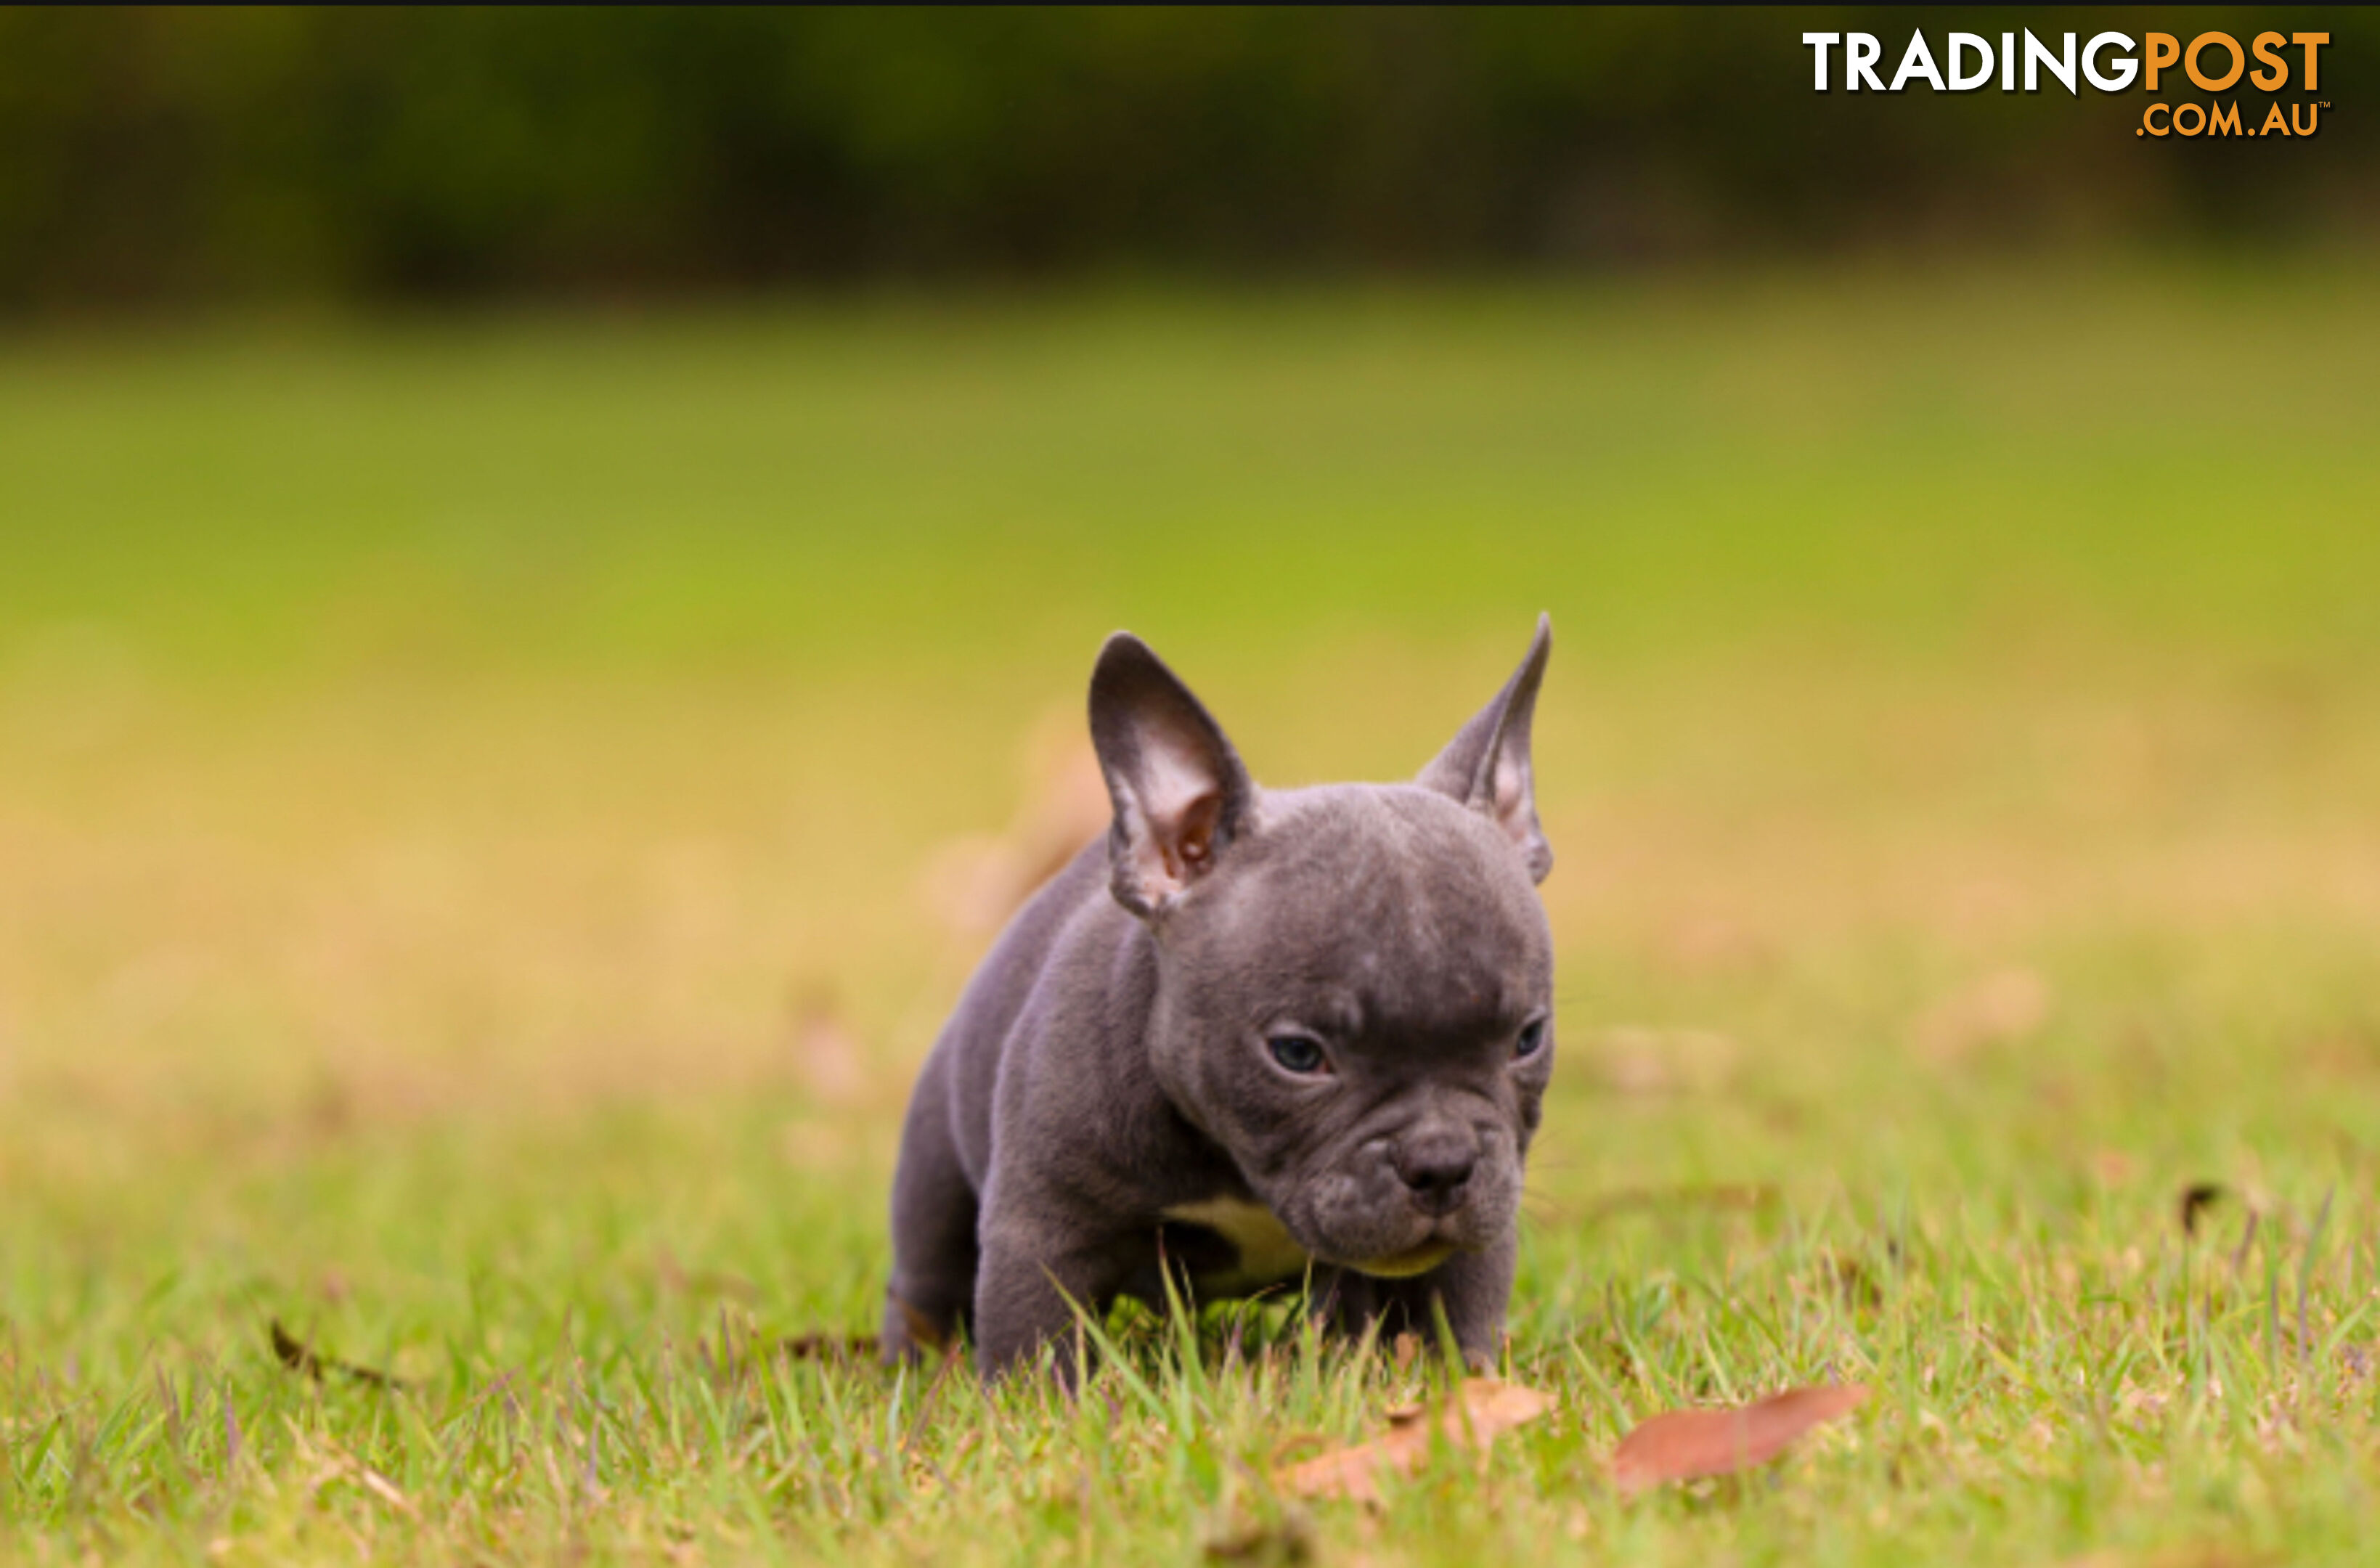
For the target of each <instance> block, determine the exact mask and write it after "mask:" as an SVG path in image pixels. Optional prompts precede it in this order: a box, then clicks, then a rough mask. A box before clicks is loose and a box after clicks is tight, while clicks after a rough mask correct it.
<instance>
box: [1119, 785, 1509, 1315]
mask: <svg viewBox="0 0 2380 1568" xmlns="http://www.w3.org/2000/svg"><path fill="white" fill-rule="evenodd" d="M1158 935H1159V953H1160V960H1159V961H1160V966H1161V978H1160V1002H1159V1008H1158V1013H1157V1016H1156V1019H1155V1032H1154V1038H1153V1039H1152V1041H1151V1047H1152V1052H1153V1057H1154V1061H1155V1064H1156V1067H1157V1070H1158V1073H1159V1076H1160V1079H1161V1080H1162V1081H1163V1082H1164V1083H1165V1085H1166V1087H1167V1088H1168V1089H1169V1090H1170V1091H1171V1092H1172V1096H1173V1098H1174V1099H1175V1100H1176V1102H1177V1103H1179V1104H1180V1105H1182V1107H1183V1108H1184V1112H1185V1113H1186V1114H1188V1115H1190V1116H1191V1117H1192V1118H1193V1120H1195V1121H1196V1123H1197V1124H1199V1125H1200V1126H1201V1127H1202V1128H1203V1129H1204V1130H1205V1131H1206V1132H1207V1134H1208V1136H1211V1137H1213V1138H1214V1139H1216V1140H1217V1141H1218V1142H1219V1143H1220V1144H1222V1145H1223V1146H1224V1148H1225V1149H1228V1150H1229V1151H1230V1153H1231V1154H1232V1156H1233V1160H1234V1161H1235V1162H1236V1163H1237V1164H1238V1165H1239V1167H1240V1169H1241V1171H1242V1173H1244V1174H1245V1176H1246V1177H1247V1179H1248V1182H1249V1184H1250V1185H1251V1186H1253V1187H1254V1188H1255V1190H1256V1192H1257V1197H1260V1198H1261V1199H1262V1200H1263V1201H1264V1203H1265V1204H1266V1206H1267V1207H1269V1209H1272V1211H1273V1212H1274V1213H1275V1214H1276V1215H1278V1216H1279V1217H1280V1219H1281V1222H1282V1224H1283V1225H1284V1226H1285V1227H1286V1228H1287V1229H1288V1231H1289V1233H1290V1234H1291V1235H1292V1236H1293V1238H1294V1239H1295V1240H1296V1241H1297V1242H1298V1244H1299V1245H1300V1246H1304V1247H1305V1249H1306V1250H1307V1251H1309V1252H1311V1253H1312V1254H1313V1255H1314V1256H1315V1257H1316V1258H1318V1259H1320V1260H1322V1261H1324V1262H1328V1263H1334V1264H1339V1265H1342V1266H1344V1267H1349V1268H1353V1269H1356V1270H1360V1271H1363V1272H1365V1273H1370V1274H1377V1275H1386V1276H1402V1275H1407V1274H1416V1273H1420V1272H1422V1271H1424V1270H1428V1269H1431V1268H1434V1267H1436V1266H1437V1265H1438V1264H1439V1263H1440V1262H1442V1261H1444V1260H1445V1258H1447V1257H1448V1256H1449V1255H1450V1254H1451V1253H1453V1252H1455V1251H1471V1250H1476V1249H1478V1248H1481V1247H1485V1246H1488V1245H1489V1244H1490V1243H1492V1242H1494V1241H1496V1240H1497V1239H1499V1238H1500V1236H1502V1235H1503V1234H1505V1233H1506V1232H1508V1231H1509V1230H1510V1229H1511V1228H1512V1224H1513V1222H1514V1220H1515V1217H1516V1215H1517V1212H1518V1209H1519V1205H1520V1197H1521V1175H1522V1157H1523V1155H1524V1152H1525V1151H1526V1149H1527V1148H1528V1144H1529V1138H1530V1136H1531V1134H1533V1133H1534V1132H1535V1131H1536V1125H1537V1117H1538V1108H1539V1103H1540V1101H1541V1100H1542V1098H1543V1096H1544V1093H1545V1088H1546V1081H1547V1078H1548V1075H1549V1073H1550V1072H1551V1070H1552V1065H1553V1055H1554V1044H1553V1017H1552V989H1553V956H1552V943H1551V939H1550V936H1549V934H1548V930H1547V927H1546V919H1545V913H1544V910H1543V907H1542V906H1540V905H1539V903H1538V901H1537V897H1536V890H1535V888H1534V887H1533V886H1532V885H1531V882H1530V880H1529V875H1528V870H1527V868H1526V865H1525V863H1524V860H1523V858H1522V857H1521V856H1520V855H1519V854H1517V853H1515V850H1514V846H1513V845H1512V842H1511V841H1510V840H1509V839H1508V838H1507V837H1506V836H1505V835H1504V834H1503V833H1501V832H1500V830H1499V829H1498V827H1497V826H1496V824H1494V823H1493V822H1492V821H1490V820H1488V818H1486V817H1485V816H1483V815H1481V814H1480V813H1478V812H1475V811H1473V810H1471V809H1468V808H1465V807H1464V806H1463V805H1460V804H1458V803H1457V802H1455V801H1453V800H1451V799H1450V798H1448V797H1447V796H1443V795H1441V794H1439V793H1436V792H1434V791H1432V790H1429V789H1426V788H1423V787H1420V786H1416V785H1398V786H1373V785H1340V786H1334V787H1330V788H1324V789H1314V790H1302V791H1297V792H1293V793H1289V794H1279V795H1275V794H1267V795H1264V796H1261V797H1260V798H1259V799H1258V800H1257V802H1255V809H1254V811H1253V812H1252V813H1251V815H1250V819H1249V820H1248V821H1247V822H1246V823H1245V826H1244V828H1243V830H1242V832H1241V833H1240V835H1239V836H1238V838H1237V839H1236V840H1235V841H1234V843H1233V846H1232V852H1231V854H1230V855H1229V857H1227V858H1225V859H1224V860H1223V861H1222V862H1221V863H1220V864H1219V866H1218V867H1217V869H1216V870H1215V872H1214V874H1213V876H1212V877H1211V878H1210V879H1208V880H1207V881H1205V882H1203V883H1202V884H1201V885H1200V886H1199V887H1197V888H1196V890H1195V893H1193V895H1191V896H1185V897H1184V898H1183V899H1181V900H1180V902H1179V904H1178V906H1175V907H1173V908H1172V909H1170V910H1169V911H1167V913H1166V915H1165V917H1164V918H1162V919H1161V920H1160V922H1159V932H1158Z"/></svg>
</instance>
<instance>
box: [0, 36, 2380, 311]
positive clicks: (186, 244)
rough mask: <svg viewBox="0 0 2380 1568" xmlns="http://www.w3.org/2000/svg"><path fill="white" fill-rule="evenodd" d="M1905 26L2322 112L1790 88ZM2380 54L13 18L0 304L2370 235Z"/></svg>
mask: <svg viewBox="0 0 2380 1568" xmlns="http://www.w3.org/2000/svg"><path fill="white" fill-rule="evenodd" d="M1921 22H1922V24H1923V25H1924V27H1925V30H1926V31H1927V33H1928V36H1929V39H1930V40H1931V41H1932V42H1933V43H1934V44H1935V45H1936V48H1937V51H1938V50H1939V48H1940V43H1941V39H1942V35H1943V33H1944V32H1945V31H1946V30H1949V29H1951V28H1963V29H1967V30H1974V31H1978V32H1982V33H1985V34H1986V35H1987V36H1991V37H1993V38H1997V37H1998V34H1999V33H2000V32H2002V31H2003V30H2008V29H2010V28H2024V27H2031V28H2034V30H2038V31H2040V32H2042V33H2043V34H2044V35H2045V36H2046V37H2048V38H2050V39H2051V41H2052V42H2053V43H2055V41H2056V36H2057V34H2058V33H2061V32H2064V31H2067V30H2076V31H2080V32H2081V33H2082V34H2083V36H2084V37H2085V38H2088V37H2089V36H2090V34H2091V33H2093V32H2095V31H2097V30H2102V29H2105V28H2113V29H2116V30H2122V31H2125V32H2128V33H2131V34H2132V35H2133V36H2135V37H2138V36H2139V35H2140V34H2141V33H2142V32H2143V31H2144V30H2149V29H2157V30H2168V31H2174V32H2178V33H2180V34H2182V35H2183V36H2184V37H2185V38H2187V37H2188V36H2189V35H2190V34H2192V33H2193V32H2195V31H2198V30H2205V29H2220V30H2228V31H2231V32H2233V33H2234V34H2236V35H2237V36H2239V37H2240V39H2241V40H2242V41H2243V42H2244V41H2246V40H2247V39H2248V38H2249V37H2250V36H2252V35H2253V33H2255V32H2257V31H2259V30H2264V29H2265V28H2267V27H2271V28H2277V29H2280V30H2284V31H2288V30H2308V29H2322V30H2329V31H2330V32H2331V33H2332V34H2333V39H2334V42H2333V44H2332V46H2331V48H2330V49H2329V50H2328V51H2327V52H2326V53H2325V56H2324V63H2323V83H2322V86H2323V92H2322V94H2321V95H2322V96H2323V97H2325V98H2329V99H2331V100H2332V101H2333V102H2334V103H2336V104H2337V107H2336V108H2335V109H2334V110H2333V111H2332V112H2330V113H2329V114H2326V115H2325V116H2324V119H2323V122H2322V130H2321V134H2320V136H2319V137H2317V138H2315V139H2314V140H2309V141H2304V142H2295V141H2289V142H2283V141H2279V140H2266V141H2262V142H2259V141H2254V140H2248V141H2231V140H2210V139H2204V138H2202V139H2199V140H2184V139H2180V138H2167V139H2165V140H2150V139H2146V138H2142V137H2137V136H2135V135H2134V134H2133V130H2132V128H2133V127H2134V126H2135V125H2137V124H2138V122H2139V116H2140V113H2141V109H2142V106H2143V103H2144V100H2143V96H2142V94H2141V92H2140V91H2138V90H2137V89H2135V90H2134V91H2131V92H2129V93H2125V94H2120V95H2115V96H2109V95H2106V94H2101V93H2098V92H2095V91H2091V90H2089V89H2087V88H2086V89H2085V90H2084V91H2083V94H2082V96H2081V97H2079V98H2075V97H2070V96H2069V95H2068V94H2067V93H2066V92H2065V91H2063V90H2061V89H2057V88H2055V87H2051V88H2048V89H2047V90H2046V91H2044V92H2042V93H2040V94H2037V95H2028V94H2022V93H2018V94H2003V93H2001V92H2000V91H1997V90H1996V89H1986V90H1985V91H1978V92H1972V93H1965V94H1960V95H1955V96H1951V95H1942V96H1937V95H1935V94H1933V93H1931V92H1929V91H1925V90H1923V89H1914V90H1913V91H1910V92H1907V93H1903V94H1898V95H1895V94H1876V93H1858V94H1852V93H1845V92H1842V91H1833V92H1828V93H1826V94H1818V93H1815V92H1814V91H1812V90H1811V59H1810V52H1809V50H1808V49H1807V48H1806V47H1805V46H1804V45H1803V43H1801V42H1800V35H1801V33H1802V31H1803V30H1804V29H1805V28H1825V29H1829V30H1850V29H1861V30H1868V31H1873V32H1876V33H1877V34H1878V35H1879V36H1880V37H1882V38H1883V40H1884V43H1885V60H1884V65H1885V67H1887V70H1888V71H1889V67H1891V66H1892V65H1893V63H1894V62H1895V61H1896V60H1897V59H1898V57H1899V55H1900V49H1901V47H1902V46H1903V44H1904V43H1906V41H1907V38H1908V34H1909V31H1910V30H1911V28H1912V27H1913V26H1917V25H1919V24H1920V23H1921ZM2375 55H2380V23H2376V22H2375V19H2374V18H2373V16H2372V14H2371V13H2368V12H2367V13H2357V12H2353V11H2345V12H2341V11H2336V10H2330V9H2327V8H2313V7H2308V8H2304V9H2302V10H2300V9H2289V8H2283V9H2277V10H2273V11H2268V12H2265V13H2261V14H2258V13H2254V12H2251V11H2249V10H2247V9H2245V8H2228V9H2215V10H2207V9H2191V10H2180V9H2170V8H2168V9H2159V8H2156V7H2143V8H2126V9H2107V8H2093V9H2079V10H2060V9H2055V8H2048V7H2042V8H2031V9H2026V8H2019V9H2012V10H1994V11H1989V12H1985V11H1974V12H1962V11H1960V10H1955V9H1954V10H1949V11H1931V10H1927V11H1913V10H1904V9H1882V8H1868V7H1836V8H1831V9H1827V10H1823V11H1816V10H1811V11H1803V10H1795V9H1779V10H1768V9H1734V10H1715V11H1695V10H1668V9H1658V10H1656V9H1594V10H1573V11H1551V10H1508V11H1498V10H1423V9H1388V10H1297V11H1270V10H1243V11H1204V10H1199V11H1184V10H1049V11H1042V10H1027V11H979V10H958V11H921V10H840V9H838V10H747V9H722V10H696V9H686V10H663V9H646V10H610V9H591V10H575V9H496V10H471V9H456V10H449V9H420V10H411V9H407V10H337V9H329V10H261V9H260V10H249V9H242V10H177V9H168V8H156V9H148V8H141V9H114V10H99V9H57V10H48V9H18V8H11V9H6V10H0V310H7V311H9V312H11V313H19V314H21V313H24V312H27V311H38V310H57V309H67V310H82V309H103V308H107V307H110V306H115V305H121V304H127V303H132V304H153V303H171V302H176V301H188V300H201V299H210V298H255V297H260V296H265V297H270V296H278V295H291V294H294V295H300V296H304V295H316V296H331V297H362V298H392V297H397V298H401V297H419V296H452V295H471V294H481V293H508V292H526V291H536V290H553V289H562V290H568V291H577V292H585V293H599V294H600V293H611V292H621V293H638V292H650V291H659V290H674V289H686V288H698V287H719V286H760V285H769V284H775V283H779V282H783V281H786V280H832V279H838V278H849V277H865V276H872V275H880V274H886V273H892V274H922V275H938V274H951V273H1002V274H1015V273H1051V272H1066V271H1077V270H1081V269H1085V268H1099V267H1122V268H1135V267H1146V268H1152V269H1158V270H1163V271H1172V272H1179V271H1226V272H1233V273H1247V272H1282V271H1286V272H1301V271H1343V270H1346V269H1350V268H1354V269H1362V270H1383V269H1413V268H1448V267H1459V268H1478V267H1483V266H1485V267H1502V266H1512V265H1563V264H1587V265H1608V264H1613V263H1626V262H1630V261H1642V260H1652V261H1665V260H1671V259H1677V258H1685V257H1699V256H1707V255H1722V254H1732V253H1738V252H1743V251H1747V250H1775V249H1785V250H1793V249H1813V248H1816V249H1825V248H1831V247H1840V246H1844V245H1871V244H1886V245H1915V246H1920V247H1925V246H1937V247H1941V248H1944V249H1953V248H1961V247H1965V246H1969V245H1973V244H1977V243H1987V244H2002V243H2008V242H2010V241H2014V242H2017V243H2025V242H2029V241H2039V240H2044V239H2046V240H2053V241H2063V240H2069V239H2072V238H2075V237H2098V238H2114V239H2119V240H2122V239H2133V238H2143V239H2153V240H2157V241H2163V240H2166V239H2168V238H2171V237H2199V238H2211V239H2216V240H2218V241H2224V242H2231V241H2240V242H2248V243H2260V244H2261V243H2270V242H2276V241H2282V242H2288V241H2295V240H2302V239H2305V238H2308V237H2314V238H2324V237H2337V236H2338V235H2340V234H2342V233H2345V234H2350V235H2357V236H2368V235H2369V234H2370V232H2371V220H2372V214H2373V213H2374V210H2375V201H2374V198H2375V192H2380V159H2375V158H2374V152H2375V145H2374V136H2373V135H2372V133H2371V130H2370V127H2371V125H2372V124H2373V122H2374V120H2375V118H2380V99H2374V98H2373V97H2372V96H2370V84H2371V83H2372V82H2373V80H2374V71H2373V69H2372V67H2373V64H2374V57H2375ZM2176 80H2179V77H2178V75H2177V77H2176ZM2293 85H2294V84H2293ZM2181 87H2182V90H2183V91H2185V92H2188V91H2192V90H2190V89H2189V88H2188V84H2187V83H2186V82H2182V83H2181ZM2166 96H2168V98H2171V97H2175V96H2176V94H2175V93H2174V92H2172V91H2170V89H2169V91H2168V93H2167V94H2166ZM2200 96H2204V94H2201V95H2200ZM2226 96H2238V97H2239V98H2240V99H2241V101H2242V110H2243V113H2245V114H2247V115H2249V116H2250V123H2252V124H2253V123H2254V121H2255V119H2256V118H2258V117H2261V115H2262V114H2263V110H2264V99H2263V97H2262V95H2260V94H2257V93H2255V92H2253V91H2249V90H2247V88H2246V84H2245V83H2244V82H2243V83H2242V84H2241V88H2240V90H2239V91H2237V92H2236V93H2234V94H2227V95H2226ZM2283 96H2284V98H2285V99H2294V98H2296V97H2298V96H2300V95H2299V94H2297V93H2295V92H2289V93H2285V94H2284V95H2283Z"/></svg>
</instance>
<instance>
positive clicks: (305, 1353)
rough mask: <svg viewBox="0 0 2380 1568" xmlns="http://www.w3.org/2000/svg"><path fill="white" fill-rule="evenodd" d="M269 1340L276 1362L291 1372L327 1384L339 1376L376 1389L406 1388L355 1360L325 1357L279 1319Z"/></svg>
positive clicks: (271, 1330) (274, 1322)
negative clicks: (356, 1362) (361, 1365)
mask: <svg viewBox="0 0 2380 1568" xmlns="http://www.w3.org/2000/svg"><path fill="white" fill-rule="evenodd" d="M268 1337H269V1338H270V1339H271V1340H272V1342H273V1358H274V1359H275V1360H277V1361H279V1362H280V1363H281V1365H283V1366H284V1367H288V1368H289V1369H290V1370H291V1371H293V1372H298V1373H302V1374H304V1375H305V1376H306V1377H309V1378H311V1379H313V1380H315V1381H316V1382H318V1383H319V1382H322V1381H325V1380H328V1379H329V1378H330V1377H331V1376H332V1375H333V1374H334V1373H335V1374H336V1375H338V1376H339V1377H342V1378H351V1379H353V1380H355V1381H357V1382H359V1383H368V1384H370V1385H371V1386H372V1387H374V1388H383V1389H401V1388H404V1387H405V1386H406V1384H405V1382H404V1381H403V1380H401V1379H397V1378H392V1377H390V1376H389V1375H388V1374H387V1373H385V1372H380V1371H375V1370H373V1369H372V1368H371V1367H358V1366H357V1365H356V1364H355V1363H353V1362H351V1361H339V1360H335V1359H334V1358H333V1357H331V1356H328V1355H322V1353H321V1352H319V1351H317V1350H316V1349H315V1348H314V1347H313V1346H312V1345H310V1344H308V1343H306V1342H305V1341H304V1340H301V1339H299V1338H298V1337H297V1335H296V1334H293V1333H291V1332H290V1331H288V1330H286V1329H285V1328H283V1327H282V1326H281V1319H278V1318H275V1319H273V1320H272V1323H271V1325H270V1328H269V1330H268Z"/></svg>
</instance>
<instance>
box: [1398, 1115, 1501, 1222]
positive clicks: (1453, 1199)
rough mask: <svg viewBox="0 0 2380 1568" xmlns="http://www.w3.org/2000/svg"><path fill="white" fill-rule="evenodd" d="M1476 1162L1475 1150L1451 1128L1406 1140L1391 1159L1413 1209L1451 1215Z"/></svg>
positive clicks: (1464, 1137)
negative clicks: (1411, 1200)
mask: <svg viewBox="0 0 2380 1568" xmlns="http://www.w3.org/2000/svg"><path fill="white" fill-rule="evenodd" d="M1478 1162H1479V1150H1478V1147H1477V1146H1476V1145H1475V1144H1474V1143H1473V1142H1472V1140H1471V1139H1470V1138H1469V1137H1468V1136H1465V1135H1463V1133H1460V1132H1457V1131H1456V1130H1454V1129H1453V1128H1451V1127H1449V1128H1446V1129H1443V1130H1439V1131H1431V1132H1427V1133H1424V1134H1422V1135H1421V1136H1418V1137H1415V1138H1409V1139H1407V1140H1406V1141H1405V1142H1403V1143H1402V1144H1400V1145H1398V1146H1397V1149H1396V1152H1395V1153H1394V1154H1392V1155H1390V1164H1392V1165H1394V1166H1395V1167H1396V1172H1397V1175H1398V1176H1399V1177H1400V1178H1401V1179H1403V1182H1404V1184H1405V1190H1406V1192H1407V1194H1408V1195H1409V1196H1410V1197H1412V1198H1413V1200H1414V1207H1415V1208H1416V1209H1420V1210H1421V1211H1422V1212H1423V1213H1425V1214H1451V1213H1452V1212H1454V1210H1455V1209H1458V1208H1460V1207H1461V1206H1462V1203H1463V1184H1464V1183H1466V1182H1468V1181H1469V1180H1471V1171H1472V1167H1474V1166H1475V1165H1476V1164H1478Z"/></svg>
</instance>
